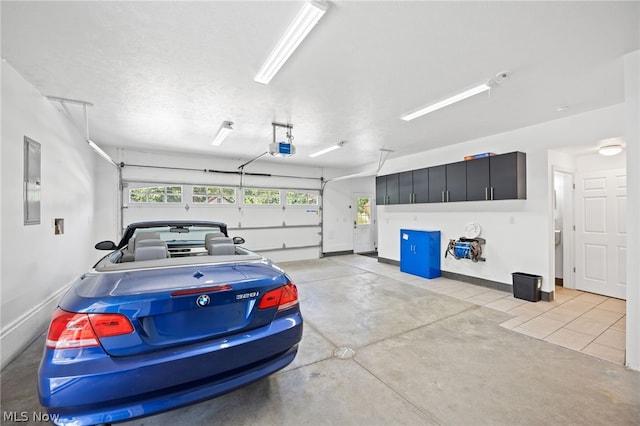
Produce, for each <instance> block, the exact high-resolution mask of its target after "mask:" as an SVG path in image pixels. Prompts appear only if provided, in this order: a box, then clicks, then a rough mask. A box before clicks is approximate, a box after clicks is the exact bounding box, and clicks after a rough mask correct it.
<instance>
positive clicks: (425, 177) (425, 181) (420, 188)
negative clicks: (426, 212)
mask: <svg viewBox="0 0 640 426" xmlns="http://www.w3.org/2000/svg"><path fill="white" fill-rule="evenodd" d="M398 186H399V203H400V204H414V203H426V202H428V201H429V174H428V169H419V170H411V171H408V172H402V173H398Z"/></svg>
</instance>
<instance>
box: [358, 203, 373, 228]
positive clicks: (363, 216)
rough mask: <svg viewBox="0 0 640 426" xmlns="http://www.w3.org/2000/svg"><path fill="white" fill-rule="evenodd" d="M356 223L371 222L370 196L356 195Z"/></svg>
mask: <svg viewBox="0 0 640 426" xmlns="http://www.w3.org/2000/svg"><path fill="white" fill-rule="evenodd" d="M357 221H358V225H370V224H371V198H369V197H358V219H357Z"/></svg>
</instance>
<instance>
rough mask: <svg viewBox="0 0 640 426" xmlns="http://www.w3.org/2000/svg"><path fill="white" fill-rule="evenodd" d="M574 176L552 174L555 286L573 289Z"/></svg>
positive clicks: (562, 173) (564, 173)
mask: <svg viewBox="0 0 640 426" xmlns="http://www.w3.org/2000/svg"><path fill="white" fill-rule="evenodd" d="M573 188H574V175H573V173H570V172H565V171H560V170H554V172H553V242H554V251H555V253H554V254H555V275H554V277H555V284H556V285H559V286H563V287H566V288H571V289H575V288H576V284H575V279H574V278H575V275H574V273H573V271H574V267H575V256H574V238H573V237H574V191H573Z"/></svg>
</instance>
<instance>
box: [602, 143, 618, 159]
mask: <svg viewBox="0 0 640 426" xmlns="http://www.w3.org/2000/svg"><path fill="white" fill-rule="evenodd" d="M621 152H622V145H619V144H613V145H603V146H601V147H600V148H599V149H598V153H599V154H600V155H606V156H607V157H610V156H612V155H618V154H620V153H621Z"/></svg>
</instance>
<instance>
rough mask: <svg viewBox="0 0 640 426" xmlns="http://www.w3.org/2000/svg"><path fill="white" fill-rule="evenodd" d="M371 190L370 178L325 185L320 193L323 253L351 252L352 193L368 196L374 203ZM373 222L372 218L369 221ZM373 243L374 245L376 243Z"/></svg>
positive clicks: (353, 214)
mask: <svg viewBox="0 0 640 426" xmlns="http://www.w3.org/2000/svg"><path fill="white" fill-rule="evenodd" d="M375 186H376V181H375V177H374V176H368V177H360V178H351V179H343V180H336V181H330V182H328V183H327V185H326V186H325V189H324V235H323V241H322V243H323V246H322V251H323V252H324V253H331V252H340V251H349V250H353V221H354V218H355V213H354V208H355V205H354V202H355V199H354V193H368V194H371V195H372V197H373V202H374V203H375V193H376V187H375ZM373 214H374V215H375V209H373ZM375 219H376V218H375V216H374V218H373V220H375ZM374 232H375V230H374ZM374 238H375V237H374ZM375 241H376V242H377V239H376V240H375ZM376 246H377V245H376Z"/></svg>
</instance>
